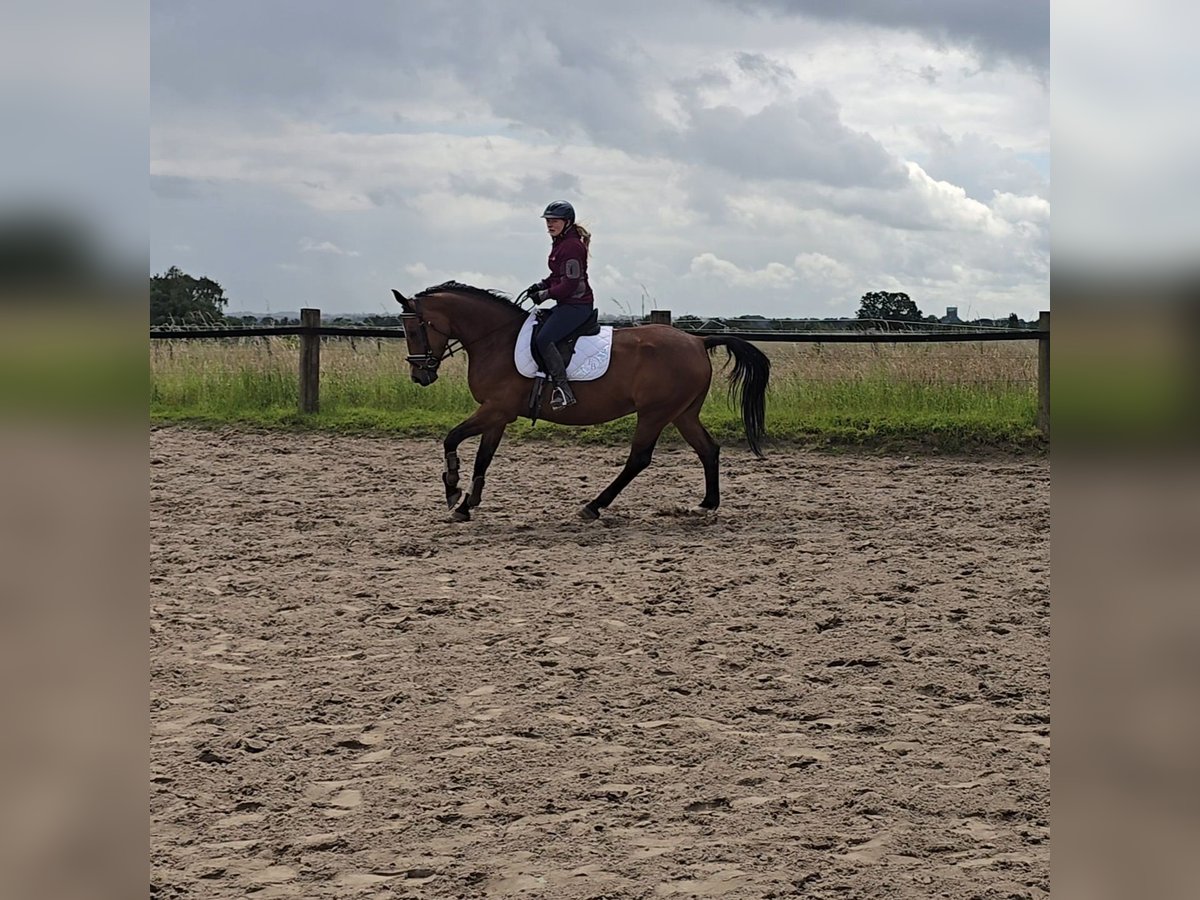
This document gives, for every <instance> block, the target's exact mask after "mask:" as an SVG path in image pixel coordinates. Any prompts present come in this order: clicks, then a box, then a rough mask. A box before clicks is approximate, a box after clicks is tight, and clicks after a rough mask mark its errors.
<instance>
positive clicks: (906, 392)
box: [150, 338, 1039, 449]
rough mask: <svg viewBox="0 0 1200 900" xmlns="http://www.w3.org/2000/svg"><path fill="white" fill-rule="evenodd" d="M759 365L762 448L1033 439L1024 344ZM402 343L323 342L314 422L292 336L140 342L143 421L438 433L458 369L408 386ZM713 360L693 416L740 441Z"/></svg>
mask: <svg viewBox="0 0 1200 900" xmlns="http://www.w3.org/2000/svg"><path fill="white" fill-rule="evenodd" d="M761 346H762V348H763V350H764V351H765V352H766V353H767V355H768V356H770V357H771V360H772V376H771V388H770V391H769V393H768V398H767V430H768V433H769V435H770V437H771V438H773V439H777V440H778V439H785V440H802V441H805V442H808V443H817V444H827V445H845V444H859V445H862V444H866V445H888V444H912V443H918V444H926V445H931V446H937V447H943V448H947V449H960V448H962V447H965V446H970V445H974V444H981V443H982V444H1003V445H1008V446H1012V447H1031V446H1036V445H1038V444H1039V439H1038V435H1037V430H1036V427H1035V424H1034V423H1035V415H1036V406H1037V392H1036V367H1037V360H1036V346H1035V344H1034V343H1033V342H1028V343H1026V342H1018V343H978V344H971V343H961V344H959V343H948V344H765V345H761ZM405 354H406V350H405V347H404V344H403V342H401V341H394V340H384V339H374V338H329V339H326V340H325V342H324V344H323V346H322V351H321V413H320V414H319V415H317V416H314V417H301V416H300V415H299V414H298V413H297V412H296V408H297V403H298V390H299V389H298V382H297V367H298V359H299V349H298V344H297V339H295V338H244V339H227V340H219V341H153V342H151V404H150V409H151V416H152V418H153V419H155V420H157V421H190V422H207V423H239V422H240V423H247V424H254V425H259V426H268V427H270V426H277V427H315V428H335V429H343V430H363V431H377V432H386V433H396V434H409V435H441V434H444V433H445V432H446V431H447V430H448V429H449V428H450V427H452V426H453V425H454V424H456V423H457V422H459V421H461V420H462V419H463V418H465V417H466V416H467V415H469V414H470V413H471V411H472V410H474V409H475V406H476V404H475V401H474V399H473V398H472V397H471V394H470V391H469V390H468V389H467V384H466V378H465V363H464V360H463V358H462V357H461V356H456V357H454V358H452V359H450V360H447V361H446V362H445V363H443V366H442V371H441V377H440V378H439V379H438V381H437V382H436V383H434V384H433V385H431V386H430V387H427V388H422V387H420V386H418V385H416V384H414V383H413V382H412V381H411V379H410V377H409V367H408V364H407V362H405ZM724 357H725V351H724V350H718V351H717V352H716V355H715V358H714V363H715V368H716V377H715V378H714V385H713V390H712V391H711V392H710V394H709V398H708V401H707V403H706V404H705V407H704V411H703V414H702V418H703V420H704V422H705V424H706V425H707V426H708V428H709V430H710V431H711V432H713V434H714V435H715V436H716V437H717V438H718V439H719V440H723V441H731V440H738V439H740V438H741V437H742V426H741V421H740V417H739V412H738V410H737V407H736V405H735V404H731V403H730V401H729V399H728V397H727V396H726V392H725V390H724V384H725V381H724V376H723V373H722V367H723V363H724ZM512 430H513V433H514V434H515V435H516V436H518V437H529V436H542V437H551V438H555V437H562V436H563V435H564V434H565V433H567V432H569V434H570V435H571V437H572V439H575V440H593V441H597V440H598V441H607V440H615V439H626V438H628V436H629V435H630V434H631V433H632V421H631V420H621V421H619V422H615V423H608V424H606V425H601V426H596V427H593V428H590V429H569V430H568V429H560V428H557V427H555V426H552V425H548V424H546V423H538V425H537V426H536V427H533V428H531V427H530V426H529V425H528V423H526V422H518V423H516V425H515V426H514V427H513V429H512Z"/></svg>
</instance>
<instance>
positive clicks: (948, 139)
mask: <svg viewBox="0 0 1200 900" xmlns="http://www.w3.org/2000/svg"><path fill="white" fill-rule="evenodd" d="M922 137H923V138H924V139H925V141H926V142H927V143H928V145H929V148H930V153H929V156H928V158H927V159H926V160H924V162H923V165H922V168H924V169H925V171H926V172H928V173H929V174H930V175H931V176H932V177H933V178H936V179H938V180H939V181H948V182H950V183H951V184H956V185H958V186H959V187H961V188H962V189H963V190H965V191H966V192H967V196H968V197H972V198H974V199H976V200H979V201H980V202H982V203H991V202H992V192H993V191H1006V192H1008V193H1011V194H1032V195H1036V196H1039V197H1047V196H1048V193H1049V184H1048V183H1047V181H1046V179H1045V177H1044V176H1043V175H1042V174H1041V172H1039V171H1038V170H1037V167H1036V166H1034V165H1033V164H1032V163H1031V162H1029V161H1027V160H1024V159H1022V158H1021V157H1020V156H1018V155H1017V153H1016V152H1015V151H1013V150H1011V149H1009V148H1007V147H1001V146H1000V145H999V144H997V143H996V142H995V141H993V140H989V139H988V138H985V137H983V136H981V135H978V134H964V135H963V136H962V137H961V138H958V139H957V140H956V139H955V138H953V137H952V136H951V135H949V134H947V133H946V132H945V131H944V130H943V129H941V128H931V129H925V130H924V131H923V132H922Z"/></svg>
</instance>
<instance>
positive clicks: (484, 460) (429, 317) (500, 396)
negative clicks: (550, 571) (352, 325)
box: [392, 281, 771, 522]
mask: <svg viewBox="0 0 1200 900" xmlns="http://www.w3.org/2000/svg"><path fill="white" fill-rule="evenodd" d="M392 293H393V294H394V295H395V298H396V300H397V301H398V302H399V303H400V306H401V309H402V312H401V316H400V321H401V324H402V325H403V327H404V335H405V341H406V343H407V345H408V358H407V361H408V363H409V365H410V367H411V375H412V380H413V381H415V382H416V383H417V384H420V385H423V386H428V385H430V384H433V382H434V381H436V380H437V377H438V366H439V365H440V364H441V363H442V361H443V360H444V359H446V358H447V357H448V356H449V355H451V354H452V353H454V352H456V351H457V350H458V349H460V348H461V349H462V350H463V351H465V353H466V355H467V385H468V387H469V389H470V391H471V395H472V396H473V397H474V398H475V400H476V402H478V403H479V408H478V409H477V410H475V412H474V413H472V414H471V415H470V416H469V417H468V418H467V419H465V420H464V421H462V422H460V423H459V424H458V425H456V426H455V427H454V428H452V429H451V430H450V432H449V433H448V434H447V435H446V439H445V441H444V444H443V446H444V450H445V469H444V471H443V473H442V483H443V485H444V486H445V489H446V505H447V507H448V508H449V509H450V510H451V518H452V519H453V520H454V521H457V522H465V521H468V520H469V519H470V518H471V510H472V509H474V508H475V507H477V506H479V503H480V501H481V500H482V498H483V488H484V476H485V475H486V474H487V469H488V466H489V465H490V464H491V461H492V458H493V456H495V453H496V450H497V448H498V447H499V446H500V441H501V440H502V439H503V437H504V431H505V429H506V428H507V427H508V426H509V424H510V423H512V422H514V421H516V420H517V419H518V418H519V417H526V418H533V416H532V413H533V412H534V411H533V410H531V409H530V399H529V398H530V394H531V387H532V380H531V379H529V378H526V377H524V376H522V375H521V374H520V373H519V372H518V371H517V367H516V363H515V362H514V351H515V349H516V341H517V335H518V332H519V331H520V330H521V326H522V325H523V324H524V322H525V320H526V318H527V317H528V316H529V312H530V311H529V310H528V309H526V308H525V307H523V306H521V305H520V304H519V303H517V302H515V301H513V300H511V299H509V298H508V297H507V296H505V295H504V294H501V293H499V292H497V291H492V290H487V289H484V288H477V287H472V286H471V285H467V284H460V283H458V282H455V281H447V282H445V283H444V284H439V285H435V286H433V287H429V288H425V289H424V290H422V291H420V292H419V293H417V294H416V295H415V296H413V297H412V298H411V299H410V298H407V297H405V296H403V295H402V294H401V293H400V292H399V291H396V290H393V291H392ZM455 342H457V344H459V345H460V348H456V347H455V346H454V343H455ZM718 347H725V348H726V353H727V354H728V356H729V357H730V358H732V360H733V363H734V365H733V369H732V371H731V372H730V373H729V392H730V396H731V397H732V398H735V399H736V398H737V396H738V394H740V403H741V412H742V423H743V426H744V428H745V434H746V440H747V442H748V443H749V446H750V449H751V450H752V451H753V452H754V454H755V455H756V456H757V457H759V458H762V456H763V453H762V447H761V442H762V439H763V438H764V437H765V436H766V432H765V427H764V414H765V408H766V391H767V380H768V378H769V377H770V372H771V363H770V360H769V359H767V357H766V355H765V354H764V353H763V352H762V351H761V350H759V349H758V348H757V347H755V346H754V345H753V344H751V343H749V342H747V341H744V340H742V339H741V338H737V337H734V336H733V335H715V336H709V337H704V338H701V337H699V336H696V335H690V334H686V333H684V332H682V331H679V330H677V329H675V328H673V327H671V326H669V325H640V326H637V327H634V328H622V329H617V330H615V331H614V334H613V345H612V353H611V362H610V365H609V368H608V371H606V372H605V373H604V374H603V375H602V376H600V377H599V378H597V379H595V380H594V381H584V382H573V383H572V387H573V389H574V392H575V396H576V398H577V399H578V403H576V404H575V405H574V406H568V407H566V408H565V409H562V410H557V411H555V410H551V409H550V406H549V402H548V401H546V400H543V402H542V405H541V407H540V408H539V410H538V411H537V416H538V417H539V418H543V419H546V420H547V421H550V422H555V423H558V424H561V425H595V424H599V423H601V422H608V421H611V420H613V419H618V418H620V417H622V416H627V415H630V414H631V413H636V414H637V425H636V427H635V429H634V433H633V441H632V443H631V446H630V449H629V458H628V459H627V460H626V462H625V467H624V468H623V469H622V470H621V473H620V474H619V475H618V476H617V477H616V478H615V479H614V480H613V482H612V483H611V484H609V485H608V487H606V488H605V489H604V490H603V491H601V492H600V494H599V495H598V496H596V497H595V498H594V499H593V500H591V501H590V502H589V503H587V504H586V505H584V506H583V508H582V509H580V511H579V515H580V516H581V517H582V518H584V519H597V518H599V517H600V512H601V510H603V509H605V508H607V507H608V506H609V505H610V504H611V503H612V502H613V500H615V499H616V497H617V495H618V494H619V493H620V492H621V491H622V490H623V489H624V488H625V486H626V485H628V484H629V482H630V481H632V480H633V479H634V478H635V477H636V476H637V475H638V474H639V473H640V472H642V471H643V470H645V469H646V467H647V466H649V465H650V461H651V459H652V457H653V455H654V447H655V445H656V444H657V442H658V438H659V435H660V434H661V433H662V431H663V429H664V428H666V426H667V425H668V424H669V423H673V424H674V425H675V427H676V428H677V429H679V433H680V434H681V435H682V436H683V438H684V440H686V441H687V442H688V443H689V444H690V445H691V446H692V448H693V449H694V450H695V451H696V454H697V455H698V456H699V457H700V461H701V463H702V464H703V466H704V499H703V500H701V501H700V507H701V508H702V509H705V510H715V509H716V508H717V507H718V506H720V504H721V489H720V469H719V461H720V451H721V448H720V445H718V444H717V442H716V441H715V440H713V438H712V435H710V434H709V433H708V430H707V429H706V428H705V427H704V426H703V425H702V424H701V423H700V407H701V406H703V404H704V398H705V397H706V396H707V395H708V389H709V386H710V384H711V381H712V372H713V368H712V361H711V359H710V355H711V354H712V353H713V351H715V350H716V349H717V348H718ZM546 393H547V394H548V393H549V392H548V391H547V392H546ZM476 435H481V437H480V441H479V450H478V452H477V454H476V456H475V467H474V471H473V472H472V476H471V485H470V488H469V489H468V491H467V492H466V493H465V494H464V493H463V491H462V490H461V489H460V488H459V459H458V447H459V445H460V444H461V443H462V442H463V441H465V440H466V439H468V438H471V437H475V436H476Z"/></svg>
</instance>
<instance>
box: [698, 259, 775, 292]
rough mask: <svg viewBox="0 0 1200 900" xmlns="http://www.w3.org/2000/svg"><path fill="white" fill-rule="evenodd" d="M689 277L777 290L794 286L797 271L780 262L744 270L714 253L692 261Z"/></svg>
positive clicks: (734, 285) (736, 285)
mask: <svg viewBox="0 0 1200 900" xmlns="http://www.w3.org/2000/svg"><path fill="white" fill-rule="evenodd" d="M688 276H689V277H692V278H698V279H707V278H713V279H716V280H717V281H720V282H723V283H724V284H727V285H730V286H731V287H743V288H758V289H765V290H776V289H778V288H785V287H789V286H791V285H792V284H794V283H795V281H796V270H795V269H793V268H791V267H790V266H785V265H784V264H783V263H778V262H772V263H767V264H766V265H765V266H763V267H762V268H761V269H743V268H742V267H740V266H738V265H737V264H736V263H732V262H730V261H729V260H727V259H721V258H720V257H718V256H716V255H715V254H713V253H701V254H700V255H699V256H697V257H695V258H694V259H693V260H692V263H691V266H690V267H689V268H688Z"/></svg>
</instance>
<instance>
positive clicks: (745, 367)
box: [704, 334, 771, 459]
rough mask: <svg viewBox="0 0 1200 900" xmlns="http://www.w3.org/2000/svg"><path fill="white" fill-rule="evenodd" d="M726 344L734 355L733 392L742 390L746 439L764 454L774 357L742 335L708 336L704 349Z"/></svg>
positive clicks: (756, 454) (730, 383) (709, 349)
mask: <svg viewBox="0 0 1200 900" xmlns="http://www.w3.org/2000/svg"><path fill="white" fill-rule="evenodd" d="M718 347H724V348H725V349H726V351H727V352H728V353H729V355H730V356H731V357H733V371H732V372H730V373H729V396H730V399H736V397H737V394H738V392H739V391H740V392H741V404H742V424H743V425H745V426H746V441H747V442H748V443H749V444H750V449H751V450H753V451H754V455H755V456H757V457H759V458H760V459H761V458H762V455H763V453H762V447H761V446H760V444H759V442H760V441H761V440H762V439H763V438H764V437H766V434H767V432H766V408H767V380H768V379H769V378H770V377H771V360H769V359H767V355H766V354H765V353H763V352H762V351H761V350H759V349H758V348H757V347H755V346H754V345H753V344H751V343H750V342H749V341H744V340H742V339H741V338H739V337H734V336H733V335H728V334H718V335H713V336H712V337H706V338H705V339H704V349H705V350H707V351H708V352H709V353H712V352H713V351H714V350H715V349H717V348H718Z"/></svg>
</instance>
